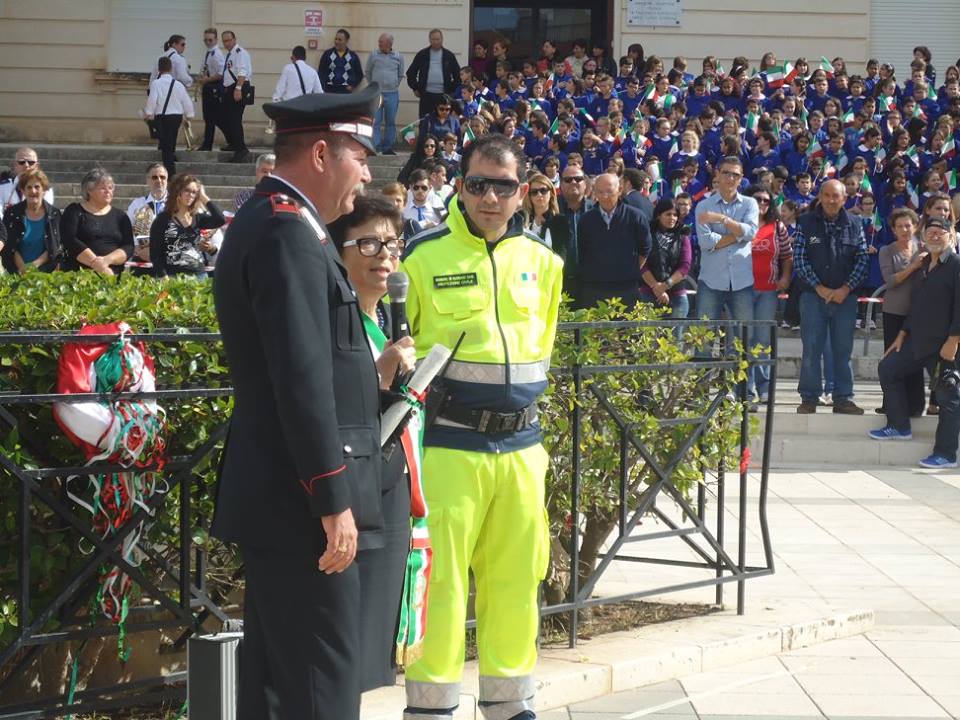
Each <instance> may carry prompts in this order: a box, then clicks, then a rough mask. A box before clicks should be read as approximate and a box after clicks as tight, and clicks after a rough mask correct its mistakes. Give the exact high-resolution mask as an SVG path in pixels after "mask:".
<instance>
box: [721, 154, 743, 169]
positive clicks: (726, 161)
mask: <svg viewBox="0 0 960 720" xmlns="http://www.w3.org/2000/svg"><path fill="white" fill-rule="evenodd" d="M727 165H736V166H737V167H738V168H740V170H741V172H742V171H743V161H742V160H741V159H740V158H738V157H737V156H736V155H726V156H724V158H723V159H722V160H720V162H718V163H717V172H720V169H721V168H723V167H726V166H727Z"/></svg>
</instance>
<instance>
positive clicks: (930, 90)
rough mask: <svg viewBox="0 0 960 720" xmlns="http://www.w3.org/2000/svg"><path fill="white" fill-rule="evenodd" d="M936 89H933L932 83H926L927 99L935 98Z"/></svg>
mask: <svg viewBox="0 0 960 720" xmlns="http://www.w3.org/2000/svg"><path fill="white" fill-rule="evenodd" d="M936 99H937V91H936V90H934V89H933V85H927V100H936Z"/></svg>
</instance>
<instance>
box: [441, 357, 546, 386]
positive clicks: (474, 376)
mask: <svg viewBox="0 0 960 720" xmlns="http://www.w3.org/2000/svg"><path fill="white" fill-rule="evenodd" d="M508 367H509V369H510V382H511V383H514V384H517V385H527V384H529V383H538V382H545V381H546V379H547V370H548V369H549V368H550V361H549V360H540V361H538V362H533V363H514V364H511V365H509V366H508V365H504V364H502V363H500V364H497V363H475V362H465V361H463V360H454V361H453V362H452V363H450V367H448V368H447V374H446V377H447V379H448V380H457V381H459V382H469V383H479V384H482V385H504V384H505V383H506V382H507V372H506V371H507V368H508Z"/></svg>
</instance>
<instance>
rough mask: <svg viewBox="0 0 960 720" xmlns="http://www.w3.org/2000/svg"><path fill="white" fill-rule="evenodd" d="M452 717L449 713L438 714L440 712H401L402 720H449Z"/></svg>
mask: <svg viewBox="0 0 960 720" xmlns="http://www.w3.org/2000/svg"><path fill="white" fill-rule="evenodd" d="M452 717H453V715H450V714H449V713H445V712H444V713H440V712H435V713H433V712H430V713H413V712H407V711H406V710H405V711H404V712H403V720H450V719H451V718H452Z"/></svg>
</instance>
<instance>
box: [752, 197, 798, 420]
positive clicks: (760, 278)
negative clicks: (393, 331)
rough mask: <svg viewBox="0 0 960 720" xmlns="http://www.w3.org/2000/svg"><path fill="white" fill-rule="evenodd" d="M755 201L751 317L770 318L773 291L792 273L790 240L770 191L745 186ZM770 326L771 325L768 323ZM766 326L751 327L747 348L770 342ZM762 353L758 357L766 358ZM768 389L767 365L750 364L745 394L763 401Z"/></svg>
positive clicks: (773, 313) (782, 287) (783, 289)
mask: <svg viewBox="0 0 960 720" xmlns="http://www.w3.org/2000/svg"><path fill="white" fill-rule="evenodd" d="M745 194H746V195H747V196H748V197H752V198H753V199H754V200H756V202H757V207H758V208H759V209H760V222H759V227H758V228H757V234H756V235H754V236H753V242H752V245H751V248H750V252H751V257H752V258H753V319H754V320H771V321H772V320H774V319H775V318H776V316H777V294H778V293H781V292H786V291H787V288H789V287H790V278H791V276H792V275H793V244H792V242H791V241H790V235H789V233H788V232H787V227H786V225H784V224H783V223H782V222H780V214H779V213H778V211H777V206H776V205H775V204H774V203H773V198H772V197H771V195H770V191H769V190H767V189H766V188H763V187H760V186H754V187H752V188H748V189H747V191H746V193H745ZM771 327H772V326H771ZM770 342H771V337H770V328H768V327H753V328H752V329H751V332H750V348H753V347H754V346H756V345H763V346H764V347H766V346H768V345H770ZM767 357H768V355H767V354H766V353H763V354H761V355H760V358H762V359H766V358H767ZM769 391H770V367H769V366H767V365H753V366H752V367H751V369H750V375H749V376H748V378H747V394H748V395H750V396H751V397H756V396H759V400H760V402H766V400H767V395H768V393H769Z"/></svg>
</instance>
